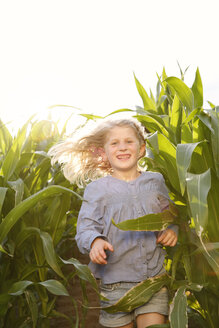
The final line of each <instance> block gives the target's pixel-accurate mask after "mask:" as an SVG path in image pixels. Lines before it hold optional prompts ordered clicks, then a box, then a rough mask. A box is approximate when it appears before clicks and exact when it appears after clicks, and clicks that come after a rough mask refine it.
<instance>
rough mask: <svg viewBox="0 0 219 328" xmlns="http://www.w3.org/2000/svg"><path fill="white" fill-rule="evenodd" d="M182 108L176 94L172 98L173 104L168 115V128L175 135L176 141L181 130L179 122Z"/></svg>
mask: <svg viewBox="0 0 219 328" xmlns="http://www.w3.org/2000/svg"><path fill="white" fill-rule="evenodd" d="M181 111H182V108H181V106H180V102H179V98H178V97H177V96H175V97H174V99H173V105H172V108H171V116H170V128H171V130H172V131H173V134H174V135H175V138H176V141H178V142H179V141H180V131H181V122H182V113H181Z"/></svg>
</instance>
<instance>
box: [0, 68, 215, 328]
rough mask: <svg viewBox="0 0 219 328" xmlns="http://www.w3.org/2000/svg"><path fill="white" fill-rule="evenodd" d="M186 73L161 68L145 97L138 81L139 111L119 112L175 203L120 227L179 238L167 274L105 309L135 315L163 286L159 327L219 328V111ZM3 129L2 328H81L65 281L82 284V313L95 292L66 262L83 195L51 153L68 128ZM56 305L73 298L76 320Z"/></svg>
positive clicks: (42, 124)
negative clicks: (55, 321) (56, 326)
mask: <svg viewBox="0 0 219 328" xmlns="http://www.w3.org/2000/svg"><path fill="white" fill-rule="evenodd" d="M180 73H181V76H180V78H178V77H173V76H170V77H168V76H167V74H166V72H165V69H164V70H163V72H162V75H161V76H158V82H157V89H156V95H154V94H153V93H152V91H150V94H148V93H147V92H146V90H145V89H144V87H143V86H142V85H141V83H140V82H139V81H138V79H137V78H136V76H134V78H135V82H136V87H137V90H138V92H139V95H140V97H141V99H142V106H138V107H136V110H131V109H122V110H118V111H116V113H118V112H125V111H129V112H130V111H132V115H133V117H136V118H137V119H138V120H139V121H140V122H141V123H142V125H143V126H145V128H146V130H147V132H148V134H147V138H146V142H147V155H146V157H144V158H143V159H142V160H141V163H140V164H141V166H142V167H143V168H146V169H148V170H150V171H158V172H161V173H162V174H163V176H164V178H165V181H166V184H167V186H168V189H169V192H170V198H171V199H172V200H173V202H174V203H175V205H176V206H175V207H173V208H170V210H169V211H168V213H167V215H166V216H165V217H164V216H163V215H162V214H158V215H154V216H153V215H149V216H145V217H142V218H140V219H135V220H131V221H130V220H127V221H124V222H122V224H121V225H118V226H117V227H118V229H124V230H135V229H137V227H138V228H139V225H140V226H141V229H142V230H147V229H149V228H148V223H150V227H151V222H153V229H154V230H160V229H161V228H162V227H163V225H164V223H170V222H171V223H175V224H177V225H179V230H180V233H179V241H178V244H177V246H176V247H174V248H173V249H172V248H170V249H168V248H167V257H166V262H165V264H166V269H167V274H165V275H163V276H161V277H158V278H155V279H154V278H153V279H148V280H147V281H144V282H142V283H141V284H140V285H138V286H137V287H136V288H135V289H133V290H132V291H130V292H129V294H127V295H125V296H124V297H123V298H122V299H120V300H119V301H118V303H117V304H115V305H113V306H111V307H109V308H107V309H106V310H107V311H109V312H112V313H113V312H117V311H130V310H132V309H133V308H135V307H137V306H140V305H141V304H143V303H145V302H146V301H147V300H148V299H150V297H151V296H152V295H153V293H155V292H156V291H157V290H159V289H160V288H161V287H162V286H163V285H166V286H168V289H169V293H170V314H169V318H168V319H169V320H168V323H166V324H165V325H156V327H160V328H162V327H163V328H164V327H171V328H186V327H190V328H199V327H200V328H217V327H219V252H218V249H219V237H218V236H219V107H217V106H215V105H214V104H212V103H211V102H209V109H205V108H204V107H203V103H204V102H203V86H202V80H201V76H200V73H199V70H198V69H197V71H196V74H195V79H194V83H193V85H192V87H188V86H187V85H186V83H185V82H184V75H185V74H184V72H182V70H181V69H180ZM114 114H115V113H114ZM84 116H85V117H86V115H84ZM93 118H94V119H96V117H95V116H93ZM87 119H88V120H89V119H92V115H87ZM0 127H1V128H0V213H1V216H0V281H1V284H0V327H4V328H7V327H8V328H9V327H10V328H11V327H19V328H26V327H42V328H44V327H50V319H51V318H57V317H63V318H65V319H66V321H68V322H69V323H70V324H71V326H72V327H81V328H82V327H83V326H84V323H83V322H80V320H79V317H78V315H77V313H78V304H77V300H76V299H74V298H73V297H72V296H70V295H69V292H68V286H69V283H70V282H72V279H73V278H74V277H75V276H78V277H79V279H80V282H81V293H82V295H83V299H84V303H85V304H86V306H87V297H86V285H87V284H89V285H91V286H92V288H93V289H94V290H95V291H96V292H97V293H98V287H97V283H96V281H95V279H94V277H93V275H92V274H91V273H90V271H89V269H88V267H87V266H86V265H83V264H81V263H80V262H79V261H78V260H77V258H75V257H71V258H67V259H66V254H67V253H68V250H69V249H72V248H74V247H76V246H75V244H74V235H75V228H76V224H77V214H78V210H79V208H80V205H81V201H82V194H83V190H81V189H79V188H78V187H77V186H76V185H70V184H69V182H68V181H67V180H66V179H65V178H64V177H63V175H62V173H61V172H60V169H59V167H58V166H55V167H51V162H50V158H49V157H48V155H47V152H48V150H49V148H50V147H51V146H52V145H53V144H54V143H55V142H57V141H58V140H60V139H61V138H64V137H65V132H66V131H65V127H64V128H63V131H62V132H61V133H60V132H59V131H58V128H57V125H56V123H55V122H51V121H49V120H44V121H34V119H33V118H31V119H30V120H29V121H28V122H26V123H25V125H24V126H23V127H22V128H21V129H20V130H19V132H18V133H17V135H16V136H15V137H12V136H11V134H10V132H9V131H8V129H7V127H6V126H5V125H4V123H3V122H0ZM155 218H156V220H155ZM153 220H154V221H153ZM72 253H73V254H74V251H73V250H72ZM69 265H70V266H71V267H72V270H71V272H70V273H69V274H68V275H67V276H66V275H65V274H63V272H64V267H65V266H69ZM58 297H67V298H68V299H69V302H70V303H71V304H72V308H74V313H76V314H74V315H72V316H71V317H69V316H67V315H65V314H64V313H60V312H58V311H57V308H56V300H57V298H58ZM84 315H86V311H84ZM82 321H83V320H82ZM154 327H155V326H154Z"/></svg>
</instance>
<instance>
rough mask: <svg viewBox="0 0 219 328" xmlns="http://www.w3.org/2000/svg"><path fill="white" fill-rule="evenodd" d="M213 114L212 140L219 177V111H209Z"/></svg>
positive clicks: (218, 175)
mask: <svg viewBox="0 0 219 328" xmlns="http://www.w3.org/2000/svg"><path fill="white" fill-rule="evenodd" d="M209 113H210V115H211V126H212V129H213V131H212V133H211V142H212V151H213V157H214V163H215V169H216V174H217V177H218V178H219V112H214V111H209Z"/></svg>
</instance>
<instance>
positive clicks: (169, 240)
mask: <svg viewBox="0 0 219 328" xmlns="http://www.w3.org/2000/svg"><path fill="white" fill-rule="evenodd" d="M177 239H178V237H177V234H176V233H175V231H173V230H172V229H166V230H164V231H161V232H159V234H158V237H157V244H162V245H163V246H170V247H173V246H175V245H176V243H177Z"/></svg>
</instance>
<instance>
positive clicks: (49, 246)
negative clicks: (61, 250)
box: [39, 231, 65, 279]
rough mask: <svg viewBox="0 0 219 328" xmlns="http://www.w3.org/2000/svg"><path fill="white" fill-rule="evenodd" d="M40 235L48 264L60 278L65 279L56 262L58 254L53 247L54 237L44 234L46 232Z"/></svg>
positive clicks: (40, 232)
mask: <svg viewBox="0 0 219 328" xmlns="http://www.w3.org/2000/svg"><path fill="white" fill-rule="evenodd" d="M39 235H40V238H41V240H42V243H43V250H44V254H45V258H46V261H47V263H48V264H49V265H50V266H51V268H52V269H53V270H54V271H55V272H56V273H57V274H58V275H59V276H60V277H62V278H63V279H65V277H64V275H63V273H62V271H61V269H60V267H59V265H58V263H57V260H56V254H55V250H54V246H53V241H52V237H51V236H50V234H48V232H44V231H39Z"/></svg>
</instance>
